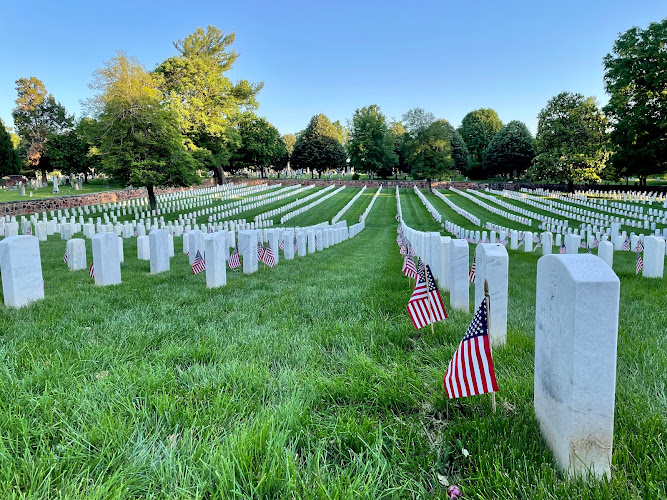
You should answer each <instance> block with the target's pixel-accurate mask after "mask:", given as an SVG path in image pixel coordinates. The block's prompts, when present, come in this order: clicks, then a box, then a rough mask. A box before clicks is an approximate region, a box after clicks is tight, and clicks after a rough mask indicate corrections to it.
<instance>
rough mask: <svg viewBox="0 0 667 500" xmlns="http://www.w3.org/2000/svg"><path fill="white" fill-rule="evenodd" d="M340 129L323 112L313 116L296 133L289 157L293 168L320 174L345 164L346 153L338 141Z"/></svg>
mask: <svg viewBox="0 0 667 500" xmlns="http://www.w3.org/2000/svg"><path fill="white" fill-rule="evenodd" d="M339 137H340V129H338V128H336V127H335V126H334V124H333V123H331V121H330V120H329V118H327V117H326V116H325V115H323V114H318V115H315V116H313V117H312V118H311V119H310V121H309V122H308V125H307V126H306V128H305V129H304V130H302V131H301V132H299V134H298V135H297V139H296V143H295V144H294V151H293V152H292V156H291V159H290V163H291V165H292V168H294V169H304V170H308V169H310V171H311V175H312V176H313V177H314V176H315V172H317V173H318V176H320V177H321V176H322V172H325V171H326V170H329V169H343V168H345V167H346V166H347V153H346V152H345V148H344V147H343V145H342V144H341V143H340V140H339Z"/></svg>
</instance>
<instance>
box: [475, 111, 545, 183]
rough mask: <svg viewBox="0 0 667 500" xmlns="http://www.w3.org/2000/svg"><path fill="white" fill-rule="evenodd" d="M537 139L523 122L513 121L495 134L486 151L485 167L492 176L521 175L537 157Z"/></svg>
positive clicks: (512, 176) (511, 176)
mask: <svg viewBox="0 0 667 500" xmlns="http://www.w3.org/2000/svg"><path fill="white" fill-rule="evenodd" d="M534 144H535V140H534V139H533V136H532V134H531V133H530V130H528V127H526V125H525V124H524V123H523V122H520V121H516V120H515V121H511V122H509V123H508V124H507V125H505V126H504V127H503V128H501V129H500V131H499V132H498V133H497V134H496V135H495V137H494V138H493V139H492V140H491V143H490V144H489V147H488V148H487V149H486V151H485V153H484V169H485V170H486V172H487V173H488V174H489V175H490V176H492V177H495V176H499V175H506V176H508V177H510V178H514V176H515V175H516V176H521V175H522V174H523V173H524V172H525V171H526V170H528V168H529V167H530V165H531V163H532V161H533V159H534V158H535V145H534Z"/></svg>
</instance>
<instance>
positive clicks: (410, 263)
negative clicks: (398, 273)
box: [403, 255, 417, 279]
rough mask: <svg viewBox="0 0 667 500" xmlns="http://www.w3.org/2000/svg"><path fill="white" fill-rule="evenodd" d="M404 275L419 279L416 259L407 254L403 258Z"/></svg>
mask: <svg viewBox="0 0 667 500" xmlns="http://www.w3.org/2000/svg"><path fill="white" fill-rule="evenodd" d="M403 275H404V276H407V277H408V278H412V279H417V268H416V267H415V261H414V260H412V258H410V257H408V256H407V255H406V256H405V259H403Z"/></svg>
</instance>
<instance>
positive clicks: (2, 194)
mask: <svg viewBox="0 0 667 500" xmlns="http://www.w3.org/2000/svg"><path fill="white" fill-rule="evenodd" d="M119 189H124V187H123V186H119V185H114V184H84V185H83V186H82V187H81V189H79V190H78V191H77V190H75V189H74V188H73V187H72V186H70V185H69V184H61V185H59V186H58V190H59V192H58V193H56V194H54V193H53V186H52V185H51V184H49V185H48V187H44V188H38V189H32V190H31V189H30V187H29V186H26V188H25V193H26V195H25V196H19V190H18V189H17V190H16V191H12V190H8V189H0V202H3V201H30V200H36V199H42V198H57V197H60V196H79V195H82V194H91V193H100V192H102V191H117V190H119ZM30 191H32V198H31V197H30Z"/></svg>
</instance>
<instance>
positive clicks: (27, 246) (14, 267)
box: [0, 235, 44, 307]
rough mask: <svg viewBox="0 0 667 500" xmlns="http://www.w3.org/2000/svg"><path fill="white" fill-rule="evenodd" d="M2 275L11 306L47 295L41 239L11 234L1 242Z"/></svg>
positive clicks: (0, 264) (4, 288)
mask: <svg viewBox="0 0 667 500" xmlns="http://www.w3.org/2000/svg"><path fill="white" fill-rule="evenodd" d="M0 278H1V279H2V294H3V297H4V301H5V306H7V307H23V306H26V305H28V304H29V303H30V302H33V301H35V300H40V299H43V298H44V280H43V278H42V262H41V260H40V255H39V241H38V240H37V238H36V237H35V236H23V235H21V236H10V237H8V238H5V239H3V240H2V241H0Z"/></svg>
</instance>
